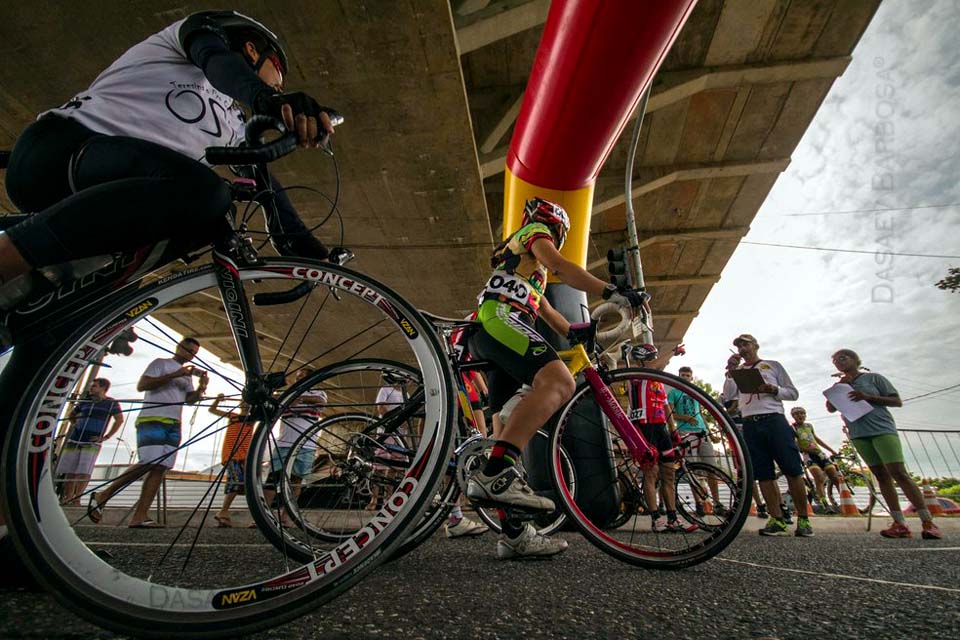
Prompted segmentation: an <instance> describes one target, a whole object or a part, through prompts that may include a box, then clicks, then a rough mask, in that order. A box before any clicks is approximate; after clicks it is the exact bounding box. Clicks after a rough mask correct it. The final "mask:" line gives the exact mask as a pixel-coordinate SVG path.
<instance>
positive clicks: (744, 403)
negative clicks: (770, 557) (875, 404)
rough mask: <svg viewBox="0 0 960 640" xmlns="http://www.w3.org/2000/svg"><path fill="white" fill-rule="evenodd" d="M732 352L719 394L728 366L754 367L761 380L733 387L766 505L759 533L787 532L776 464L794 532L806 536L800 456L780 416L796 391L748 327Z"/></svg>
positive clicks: (730, 383)
mask: <svg viewBox="0 0 960 640" xmlns="http://www.w3.org/2000/svg"><path fill="white" fill-rule="evenodd" d="M733 346H735V347H736V348H737V353H736V354H734V355H732V356H730V358H729V359H728V360H727V380H726V381H725V382H724V396H725V397H728V398H729V397H732V396H733V394H734V389H735V387H736V383H735V382H734V380H733V378H732V377H731V374H730V372H731V371H733V370H735V369H755V370H756V371H758V372H759V373H760V377H761V378H762V379H763V383H762V384H761V385H760V386H759V387H757V389H756V390H755V391H753V392H752V393H744V392H743V391H739V390H738V391H736V397H737V401H738V402H737V404H738V406H739V409H740V414H741V416H742V419H743V437H744V439H745V440H746V442H747V449H748V450H749V451H750V460H751V462H752V464H753V473H754V475H755V476H756V479H757V480H758V481H759V483H760V491H761V492H762V493H763V497H764V499H765V501H766V503H767V508H768V509H769V511H770V519H769V520H768V521H767V526H765V527H764V528H763V529H761V530H760V535H762V536H785V535H789V533H788V531H787V524H786V523H785V522H784V520H783V511H782V510H781V509H780V499H779V491H778V490H777V481H776V477H777V474H776V469H775V467H774V462H776V464H777V465H778V466H779V467H780V470H781V471H782V472H783V475H784V476H786V478H787V482H788V483H789V485H790V495H791V496H792V497H793V503H794V505H796V508H797V530H796V535H797V536H798V537H810V536H812V535H813V529H812V528H811V527H810V519H809V518H808V517H807V515H806V514H807V494H806V489H805V487H804V485H803V461H802V460H801V458H800V449H799V447H797V440H796V438H795V437H794V434H793V429H792V428H791V427H790V424H789V423H788V422H787V419H786V417H785V416H784V410H783V401H784V400H796V399H797V398H798V397H799V396H800V394H799V392H798V391H797V388H796V387H795V386H794V384H793V382H792V381H791V380H790V376H789V375H787V372H786V370H785V369H784V368H783V365H781V364H780V363H779V362H777V361H775V360H765V359H761V358H760V356H759V355H757V351H758V349H759V348H760V344H759V343H758V342H757V339H756V338H754V337H753V336H752V335H750V334H749V333H743V334H741V335H739V336H737V337H736V338H734V340H733Z"/></svg>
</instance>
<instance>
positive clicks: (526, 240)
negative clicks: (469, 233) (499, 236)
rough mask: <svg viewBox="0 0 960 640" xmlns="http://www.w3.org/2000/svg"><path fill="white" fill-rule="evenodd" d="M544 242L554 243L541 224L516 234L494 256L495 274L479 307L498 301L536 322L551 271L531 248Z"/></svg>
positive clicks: (530, 226)
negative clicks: (541, 241)
mask: <svg viewBox="0 0 960 640" xmlns="http://www.w3.org/2000/svg"><path fill="white" fill-rule="evenodd" d="M541 238H546V239H547V240H549V241H550V242H553V234H552V233H551V232H550V228H549V227H548V226H547V225H545V224H543V223H541V222H531V223H530V224H527V225H525V226H523V227H520V229H518V230H517V231H516V232H514V234H513V235H512V236H510V238H509V239H508V240H507V241H506V242H505V243H504V244H503V246H502V247H501V248H500V249H499V250H497V251H496V252H495V253H494V255H493V258H492V259H491V262H492V263H493V267H494V270H493V274H491V276H490V279H489V280H487V284H486V286H484V288H483V291H482V292H481V293H480V297H479V299H478V303H479V304H483V303H484V302H485V301H487V300H496V301H498V302H503V303H506V304H508V305H510V306H511V307H513V308H514V309H517V310H518V311H522V312H524V313H529V314H530V315H532V316H533V317H534V318H536V317H537V316H538V315H539V313H540V298H542V297H543V291H544V289H545V288H546V286H547V268H546V267H545V266H543V265H542V264H540V262H539V261H538V260H537V258H536V257H535V256H534V255H533V253H532V252H531V251H530V248H531V247H532V246H533V243H534V242H536V241H537V240H539V239H541Z"/></svg>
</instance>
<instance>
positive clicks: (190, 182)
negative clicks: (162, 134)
mask: <svg viewBox="0 0 960 640" xmlns="http://www.w3.org/2000/svg"><path fill="white" fill-rule="evenodd" d="M6 186H7V194H8V195H9V196H10V199H11V200H12V201H13V203H14V204H15V205H16V206H17V207H18V208H20V209H21V210H22V211H24V212H28V213H33V215H32V216H30V217H29V218H28V219H27V220H26V221H25V222H21V223H20V224H17V225H15V226H13V227H10V228H9V229H8V230H7V233H8V234H9V237H10V241H11V242H12V243H13V244H14V246H16V247H17V249H18V250H19V252H20V254H21V255H22V256H23V257H24V259H25V260H26V261H27V262H28V263H29V264H30V265H32V266H34V267H43V266H47V265H50V264H57V263H61V262H66V261H69V260H74V259H77V258H85V257H89V256H96V255H102V254H108V253H113V252H116V251H133V250H136V249H139V248H141V247H144V246H148V245H150V244H154V243H156V242H159V241H160V240H165V239H170V238H176V239H177V240H178V243H177V244H178V247H179V246H182V247H183V252H184V253H185V252H187V251H191V250H193V249H196V248H199V247H202V246H203V245H205V244H208V243H209V242H210V241H211V240H212V239H213V238H215V237H216V236H217V235H218V234H219V233H222V232H223V230H225V229H227V228H229V227H228V226H227V220H226V213H227V211H228V210H229V208H230V205H231V202H232V195H231V193H230V188H229V187H228V186H227V184H226V183H225V182H224V181H223V180H222V179H221V178H220V176H218V175H217V174H216V173H214V172H213V170H211V169H210V168H209V167H207V166H205V165H203V164H202V163H200V162H198V161H196V160H193V159H192V158H188V157H187V156H185V155H183V154H182V153H179V152H177V151H174V150H173V149H170V148H168V147H164V146H162V145H159V144H156V143H153V142H148V141H146V140H140V139H138V138H130V137H126V136H108V135H103V134H100V133H96V132H94V131H92V130H90V129H88V128H87V127H85V126H83V125H82V124H80V123H78V122H75V121H73V120H70V119H68V118H62V117H60V116H55V115H46V116H44V117H43V118H41V119H40V120H37V121H36V122H34V123H33V124H31V125H30V126H28V127H27V128H26V129H25V130H24V131H23V133H22V134H21V135H20V137H19V138H17V142H16V144H15V145H14V147H13V151H12V152H11V155H10V164H9V166H8V168H7V174H6Z"/></svg>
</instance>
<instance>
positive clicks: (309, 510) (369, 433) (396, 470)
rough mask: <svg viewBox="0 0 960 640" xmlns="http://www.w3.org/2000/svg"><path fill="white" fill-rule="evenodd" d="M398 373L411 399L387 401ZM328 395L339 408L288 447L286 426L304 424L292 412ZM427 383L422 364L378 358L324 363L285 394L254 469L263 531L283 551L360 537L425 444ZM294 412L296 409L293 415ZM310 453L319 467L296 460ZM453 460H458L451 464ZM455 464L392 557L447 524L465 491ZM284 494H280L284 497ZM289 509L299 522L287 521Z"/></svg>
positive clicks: (251, 481)
mask: <svg viewBox="0 0 960 640" xmlns="http://www.w3.org/2000/svg"><path fill="white" fill-rule="evenodd" d="M386 379H389V380H391V388H393V389H396V390H397V391H399V393H400V396H401V401H402V404H401V405H396V406H394V405H391V406H390V409H389V410H386V408H385V407H384V410H383V415H382V416H381V415H380V406H379V405H378V404H377V402H376V399H377V396H378V391H379V390H380V389H383V388H384V384H383V381H384V380H386ZM311 393H313V394H317V393H322V394H323V395H324V396H326V397H327V398H329V399H330V400H329V401H328V402H327V404H326V405H325V407H324V410H325V411H326V412H336V413H333V414H332V415H329V416H327V415H322V416H317V417H316V420H315V421H314V422H312V423H310V424H308V425H304V428H303V430H302V431H298V433H299V435H297V436H296V439H295V441H294V442H293V444H292V446H289V447H283V446H281V445H282V443H283V441H284V436H283V432H284V430H286V429H293V430H297V429H298V426H299V425H298V423H297V420H298V419H297V418H295V417H289V416H290V414H291V412H290V411H289V410H290V408H291V407H295V406H296V405H297V404H298V402H299V399H300V398H303V397H304V396H308V395H309V394H311ZM423 395H424V394H423V386H422V384H421V383H420V379H419V375H418V373H417V371H416V369H414V368H412V367H409V366H407V365H405V364H403V363H400V362H395V361H389V360H382V359H376V358H358V359H356V360H347V361H344V362H340V363H337V364H334V365H331V366H329V367H325V368H324V369H322V370H320V371H317V372H315V373H313V374H311V375H310V376H309V377H307V378H306V379H305V380H304V381H303V383H302V384H300V385H298V386H297V388H296V392H291V393H289V394H287V395H286V396H284V398H283V400H282V401H281V403H280V404H281V407H280V413H281V418H280V420H278V421H277V423H276V424H275V425H273V426H272V428H270V429H263V430H261V432H260V433H259V434H258V436H257V437H255V439H254V441H253V442H252V443H251V447H250V453H249V457H250V459H253V460H256V461H258V462H259V464H257V468H258V469H259V472H258V473H251V474H249V475H248V476H247V496H248V503H249V504H250V507H251V512H252V513H254V518H255V519H256V521H257V523H258V525H259V526H260V528H261V530H263V531H264V533H265V534H266V536H267V538H268V539H269V540H270V541H271V542H272V543H273V544H274V545H275V546H277V548H278V549H280V550H281V551H283V552H285V553H287V554H289V555H290V556H291V557H293V558H296V559H297V560H299V561H303V562H307V561H310V560H311V559H314V558H315V556H316V554H317V548H316V546H315V545H316V543H317V541H321V542H339V541H342V540H344V539H346V538H348V537H350V536H353V535H355V534H356V533H357V532H358V531H359V530H360V529H362V528H363V527H364V526H366V524H367V522H368V521H369V520H370V513H369V511H370V507H376V506H377V503H378V502H382V501H383V500H384V499H386V498H387V497H388V496H390V495H392V494H393V493H394V492H395V491H396V490H397V487H398V486H399V484H400V482H401V481H402V479H403V475H404V473H405V472H406V470H407V468H408V467H409V466H410V464H411V462H412V458H413V456H414V454H415V453H416V450H417V447H418V445H419V440H420V435H419V434H420V433H421V432H422V427H421V426H420V423H422V420H423V416H424V400H423ZM285 416H287V417H285ZM304 459H307V460H309V464H310V469H309V473H307V474H304V475H301V474H298V473H297V469H296V467H297V466H298V464H300V463H301V462H302V461H303V460H304ZM448 467H449V465H448ZM452 480H453V474H452V473H450V472H449V471H448V472H447V473H445V474H443V476H442V477H441V479H440V481H439V484H438V487H437V489H436V491H437V495H436V496H435V498H434V499H433V500H431V502H430V505H429V506H428V507H427V510H426V512H425V513H424V515H423V517H422V518H421V520H420V522H419V523H417V525H416V526H415V527H413V529H412V530H411V532H410V534H409V536H408V538H407V539H406V540H405V541H404V542H403V543H402V544H400V545H399V547H397V549H396V550H394V551H393V553H392V555H391V559H395V558H396V557H399V556H400V555H402V554H404V553H406V552H408V551H410V550H411V549H413V548H415V547H416V546H417V545H418V544H419V543H420V542H422V541H423V540H424V539H426V538H428V537H429V536H430V535H432V534H433V533H434V532H435V531H436V530H437V528H439V527H440V525H442V524H443V521H444V518H445V517H446V514H447V513H448V512H449V510H450V508H451V507H452V506H453V504H454V503H455V501H456V499H457V497H458V496H459V488H458V487H456V483H455V482H453V481H452ZM274 494H276V495H277V496H278V499H274V497H273V496H274ZM284 515H286V516H289V518H290V520H291V521H292V526H287V527H284V526H281V522H282V521H283V518H284Z"/></svg>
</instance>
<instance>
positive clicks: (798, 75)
mask: <svg viewBox="0 0 960 640" xmlns="http://www.w3.org/2000/svg"><path fill="white" fill-rule="evenodd" d="M850 60H852V58H851V57H850V56H840V57H836V58H824V59H821V60H812V61H808V62H790V63H784V64H752V65H732V66H726V67H707V68H705V69H701V70H698V71H697V72H696V75H693V74H692V73H691V72H689V71H677V72H673V73H665V74H663V75H662V76H659V77H658V78H657V79H658V80H659V81H661V82H660V83H659V87H660V88H659V89H658V91H657V92H656V93H654V94H653V95H651V96H650V101H649V103H648V104H647V113H650V112H653V111H657V110H658V109H663V108H664V107H666V106H668V105H671V104H674V103H675V102H679V101H680V100H684V99H686V98H689V97H690V96H692V95H695V94H697V93H700V92H701V91H708V90H710V89H731V88H735V87H743V86H746V85H751V84H772V83H775V82H800V81H803V80H816V79H822V78H837V77H840V76H841V75H843V72H844V71H845V70H846V69H847V66H848V65H849V64H850ZM691 76H692V77H691ZM663 87H666V88H663Z"/></svg>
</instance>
